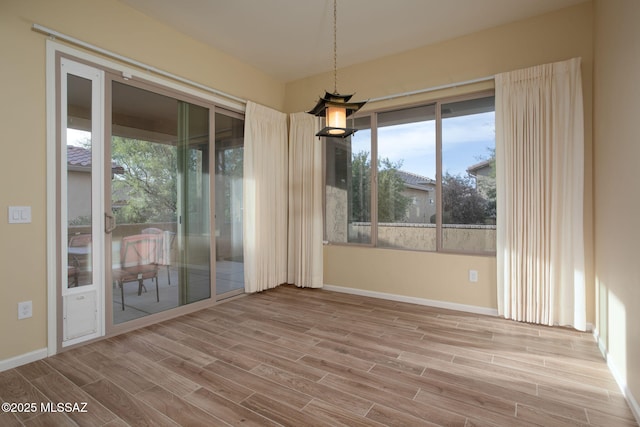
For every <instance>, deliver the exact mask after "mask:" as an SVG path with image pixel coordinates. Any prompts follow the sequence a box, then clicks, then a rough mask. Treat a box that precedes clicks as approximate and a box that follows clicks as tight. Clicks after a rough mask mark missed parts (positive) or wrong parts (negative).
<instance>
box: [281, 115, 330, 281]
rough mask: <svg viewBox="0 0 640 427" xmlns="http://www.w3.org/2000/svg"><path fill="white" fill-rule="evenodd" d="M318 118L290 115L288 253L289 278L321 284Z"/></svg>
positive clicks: (320, 161)
mask: <svg viewBox="0 0 640 427" xmlns="http://www.w3.org/2000/svg"><path fill="white" fill-rule="evenodd" d="M317 131H318V119H317V118H316V117H314V116H312V115H310V114H308V113H295V114H291V115H289V256H288V275H287V282H288V283H292V284H295V285H296V286H299V287H310V288H321V287H322V281H323V280H322V265H323V264H322V263H323V261H322V141H321V140H320V139H319V138H318V137H316V136H315V134H316V132H317Z"/></svg>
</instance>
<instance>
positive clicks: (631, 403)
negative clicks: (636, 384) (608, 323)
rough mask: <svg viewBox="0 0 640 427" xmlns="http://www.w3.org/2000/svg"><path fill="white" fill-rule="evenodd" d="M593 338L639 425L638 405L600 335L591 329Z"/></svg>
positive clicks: (639, 407)
mask: <svg viewBox="0 0 640 427" xmlns="http://www.w3.org/2000/svg"><path fill="white" fill-rule="evenodd" d="M593 336H594V337H595V339H596V342H597V343H598V348H599V349H600V353H602V355H603V356H604V359H605V360H606V361H607V367H609V371H610V372H611V375H613V379H614V380H616V382H617V383H618V387H620V391H621V392H622V394H623V395H624V398H625V399H626V400H627V403H628V404H629V408H631V412H633V416H634V417H636V422H637V423H638V424H640V405H639V404H638V401H637V400H636V398H635V397H634V396H633V393H631V390H629V387H628V386H627V381H626V379H625V378H624V377H623V376H622V375H621V374H620V371H619V370H618V367H617V366H616V365H615V363H614V362H613V361H612V360H611V357H610V356H609V351H608V350H607V347H606V346H605V345H604V343H603V342H602V339H601V338H600V333H599V332H598V330H597V329H596V328H594V329H593Z"/></svg>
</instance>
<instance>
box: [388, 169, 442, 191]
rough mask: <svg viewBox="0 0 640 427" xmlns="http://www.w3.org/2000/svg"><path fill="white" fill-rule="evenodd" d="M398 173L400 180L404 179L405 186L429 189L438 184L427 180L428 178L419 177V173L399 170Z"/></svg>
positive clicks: (429, 179)
mask: <svg viewBox="0 0 640 427" xmlns="http://www.w3.org/2000/svg"><path fill="white" fill-rule="evenodd" d="M396 173H397V174H398V175H399V176H400V178H402V180H403V181H404V183H405V185H410V186H414V187H427V186H431V185H434V184H435V183H436V182H435V181H434V180H433V179H431V178H427V177H426V176H422V175H418V174H417V173H413V172H406V171H402V170H397V171H396Z"/></svg>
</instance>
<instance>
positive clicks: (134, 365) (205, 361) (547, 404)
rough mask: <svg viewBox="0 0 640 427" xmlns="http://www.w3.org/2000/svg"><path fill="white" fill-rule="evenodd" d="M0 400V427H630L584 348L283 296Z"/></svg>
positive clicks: (356, 301) (100, 356)
mask: <svg viewBox="0 0 640 427" xmlns="http://www.w3.org/2000/svg"><path fill="white" fill-rule="evenodd" d="M0 400H2V402H14V403H15V402H23V403H24V402H34V403H36V404H37V406H38V410H37V411H36V412H34V413H6V412H4V413H0V425H2V426H14V425H15V426H22V425H24V426H67V425H68V426H75V425H81V426H126V425H132V426H138V425H140V426H142V425H151V426H164V425H167V426H175V425H183V426H217V425H219V426H228V425H230V426H234V425H246V426H278V425H285V426H296V427H297V426H320V425H326V426H381V425H389V426H422V425H425V426H434V425H442V426H525V425H540V426H575V425H593V426H604V427H611V426H637V424H636V422H635V420H634V417H633V414H632V413H631V411H630V410H629V408H628V406H627V404H626V402H625V400H624V398H623V396H622V395H621V394H620V392H619V389H618V386H617V385H616V383H615V382H614V380H613V378H612V376H611V374H610V373H609V371H608V370H607V367H606V364H605V362H604V361H603V359H602V357H601V355H600V353H599V352H598V349H597V347H596V344H595V343H594V341H593V338H592V336H591V335H590V334H587V333H579V332H576V331H572V330H568V329H561V328H548V327H540V326H532V325H527V324H521V323H514V322H511V321H506V320H503V319H498V318H493V317H485V316H479V315H472V314H465V313H460V312H453V311H447V310H442V309H434V308H429V307H423V306H416V305H411V304H404V303H397V302H392V301H385V300H379V299H373V298H365V297H360V296H354V295H347V294H339V293H334V292H328V291H323V290H311V289H298V288H295V287H291V286H281V287H279V288H276V289H273V290H270V291H267V292H263V293H260V294H256V295H250V296H246V297H242V298H238V299H236V300H233V301H229V302H226V303H223V304H220V305H217V306H215V307H212V308H209V309H206V310H202V311H199V312H197V313H195V314H191V315H187V316H183V317H180V318H177V319H173V320H170V321H166V322H164V323H161V324H158V325H154V326H151V327H147V328H144V329H140V330H137V331H134V332H131V333H127V334H124V335H120V336H117V337H113V338H110V339H106V340H103V341H100V342H96V343H92V344H88V345H85V346H83V347H80V348H76V349H73V350H70V351H67V352H64V353H61V354H58V355H56V356H54V357H51V358H48V359H45V360H41V361H38V362H34V363H31V364H29V365H25V366H22V367H19V368H16V369H12V370H9V371H5V372H0ZM41 402H45V403H46V402H54V403H58V402H70V403H75V402H77V403H80V402H86V404H87V405H86V411H87V412H69V413H63V412H57V413H54V412H42V411H40V410H39V409H40V406H39V405H40V403H41ZM80 409H81V408H80Z"/></svg>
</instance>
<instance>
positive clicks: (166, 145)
mask: <svg viewBox="0 0 640 427" xmlns="http://www.w3.org/2000/svg"><path fill="white" fill-rule="evenodd" d="M111 100H112V103H111V104H112V105H111V144H110V148H111V150H110V153H111V156H110V163H111V169H112V171H113V172H112V174H111V183H110V185H109V188H110V191H109V192H108V194H109V195H110V199H111V200H110V205H111V214H110V215H111V218H110V219H109V222H110V223H109V224H108V228H109V229H110V230H111V234H110V236H111V268H112V270H111V273H112V274H111V276H112V281H113V291H112V307H113V310H112V314H113V319H112V320H113V324H114V325H117V324H120V323H123V322H126V321H129V320H133V319H138V318H141V317H144V316H147V315H150V314H154V313H159V312H162V311H165V310H169V309H172V308H176V307H180V306H183V305H186V304H190V303H193V302H196V301H200V300H204V299H208V298H211V245H210V242H211V216H210V212H211V209H212V203H211V197H210V194H211V184H210V132H209V130H210V110H209V108H206V107H204V106H200V105H196V104H193V103H189V102H186V101H184V100H180V99H177V98H174V97H172V96H168V95H165V94H160V93H157V92H156V91H152V90H148V89H147V88H146V87H143V86H141V85H136V86H134V85H131V84H128V83H124V82H120V81H112V84H111Z"/></svg>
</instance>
